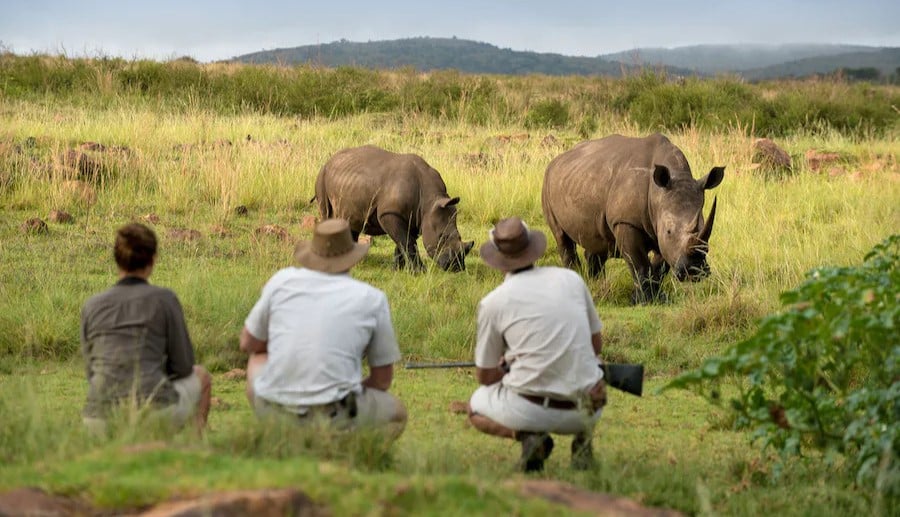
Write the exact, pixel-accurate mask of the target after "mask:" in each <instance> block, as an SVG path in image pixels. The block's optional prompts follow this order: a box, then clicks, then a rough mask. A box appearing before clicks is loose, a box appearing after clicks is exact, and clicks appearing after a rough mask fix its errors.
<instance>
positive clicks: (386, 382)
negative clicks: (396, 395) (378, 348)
mask: <svg viewBox="0 0 900 517" xmlns="http://www.w3.org/2000/svg"><path fill="white" fill-rule="evenodd" d="M393 380H394V365H393V364H386V365H384V366H372V367H370V368H369V376H368V377H366V378H365V379H363V381H362V385H363V386H365V387H366V388H371V389H373V390H379V391H387V390H389V389H390V388H391V382H392V381H393Z"/></svg>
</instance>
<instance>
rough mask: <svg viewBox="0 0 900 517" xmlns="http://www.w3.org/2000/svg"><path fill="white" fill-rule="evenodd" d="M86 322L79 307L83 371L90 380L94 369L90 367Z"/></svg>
mask: <svg viewBox="0 0 900 517" xmlns="http://www.w3.org/2000/svg"><path fill="white" fill-rule="evenodd" d="M87 324H88V321H87V314H86V313H85V310H84V309H81V355H82V357H84V373H85V375H87V379H88V381H90V380H91V377H93V375H94V371H93V370H92V369H91V343H90V341H88V337H87V334H88V329H87Z"/></svg>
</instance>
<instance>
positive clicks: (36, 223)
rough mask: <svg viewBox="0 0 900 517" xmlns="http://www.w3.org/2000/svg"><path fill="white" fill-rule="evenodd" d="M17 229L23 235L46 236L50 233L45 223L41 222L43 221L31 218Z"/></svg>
mask: <svg viewBox="0 0 900 517" xmlns="http://www.w3.org/2000/svg"><path fill="white" fill-rule="evenodd" d="M19 228H20V229H21V230H22V232H24V233H31V234H48V233H50V227H49V226H47V223H45V222H44V221H43V219H40V218H37V217H32V218H31V219H29V220H27V221H25V222H24V223H22V224H21V225H20V226H19Z"/></svg>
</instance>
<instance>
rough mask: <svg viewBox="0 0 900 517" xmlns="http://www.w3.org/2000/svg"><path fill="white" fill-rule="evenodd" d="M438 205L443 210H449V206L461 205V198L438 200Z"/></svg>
mask: <svg viewBox="0 0 900 517" xmlns="http://www.w3.org/2000/svg"><path fill="white" fill-rule="evenodd" d="M436 203H437V206H439V207H441V208H447V207H448V206H453V205H455V204H457V203H459V198H458V197H445V198H441V199H438V200H437V201H436Z"/></svg>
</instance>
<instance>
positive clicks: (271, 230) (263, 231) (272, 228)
mask: <svg viewBox="0 0 900 517" xmlns="http://www.w3.org/2000/svg"><path fill="white" fill-rule="evenodd" d="M253 233H255V234H256V235H270V236H272V237H277V238H279V239H284V240H287V239H288V237H289V234H288V231H287V230H286V229H284V228H282V227H281V226H278V225H277V224H264V225H262V226H260V227H259V228H257V229H256V230H253Z"/></svg>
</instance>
